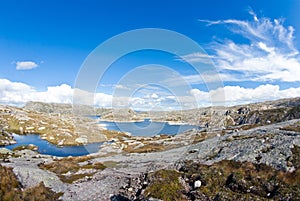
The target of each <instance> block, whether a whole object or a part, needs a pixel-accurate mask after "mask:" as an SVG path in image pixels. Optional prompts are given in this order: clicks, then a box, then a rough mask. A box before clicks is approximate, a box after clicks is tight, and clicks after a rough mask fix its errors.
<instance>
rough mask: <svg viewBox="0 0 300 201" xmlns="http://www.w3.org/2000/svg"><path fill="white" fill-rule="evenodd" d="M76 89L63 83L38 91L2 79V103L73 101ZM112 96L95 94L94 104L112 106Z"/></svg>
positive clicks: (0, 96)
mask: <svg viewBox="0 0 300 201" xmlns="http://www.w3.org/2000/svg"><path fill="white" fill-rule="evenodd" d="M73 93H74V89H73V88H72V87H71V86H69V85H67V84H62V85H59V86H49V87H47V90H46V91H37V90H36V89H34V88H33V87H31V86H29V85H27V84H24V83H20V82H12V81H10V80H7V79H0V103H1V104H9V105H16V106H22V105H24V104H25V103H26V102H28V101H40V102H45V103H72V101H73ZM111 100H112V96H111V95H108V94H104V93H95V94H94V104H95V105H96V106H98V107H108V106H111Z"/></svg>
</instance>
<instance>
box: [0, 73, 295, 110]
mask: <svg viewBox="0 0 300 201" xmlns="http://www.w3.org/2000/svg"><path fill="white" fill-rule="evenodd" d="M73 93H74V89H73V88H72V87H71V86H69V85H66V84H62V85H59V86H51V87H48V88H47V90H46V91H42V92H39V91H36V90H35V89H34V88H33V87H31V86H29V85H27V84H24V83H20V82H12V81H9V80H7V79H0V103H1V104H9V105H17V106H22V105H24V104H25V103H26V102H28V101H41V102H46V103H72V101H73ZM223 93H224V94H225V98H224V97H222V94H223ZM81 95H82V97H87V96H86V95H87V92H85V93H81ZM92 95H93V98H94V100H92V103H94V105H95V106H96V107H112V106H114V107H132V108H134V109H137V110H151V109H153V108H155V109H161V110H172V109H190V108H195V107H205V106H211V105H212V101H214V100H213V99H214V97H215V98H217V99H218V101H219V103H218V104H222V105H236V104H244V103H250V102H259V101H266V100H275V99H281V98H291V97H299V96H300V87H299V88H289V89H284V90H281V89H280V87H279V86H278V85H270V84H266V85H260V86H258V87H256V88H254V89H253V88H243V87H240V86H225V87H222V88H218V89H216V90H211V91H210V92H205V91H201V90H199V89H191V90H190V95H182V96H176V95H171V94H158V93H151V94H149V95H148V96H144V97H139V96H138V97H137V96H135V97H114V96H112V95H110V94H105V93H95V94H92ZM83 101H84V100H83ZM83 103H84V102H83Z"/></svg>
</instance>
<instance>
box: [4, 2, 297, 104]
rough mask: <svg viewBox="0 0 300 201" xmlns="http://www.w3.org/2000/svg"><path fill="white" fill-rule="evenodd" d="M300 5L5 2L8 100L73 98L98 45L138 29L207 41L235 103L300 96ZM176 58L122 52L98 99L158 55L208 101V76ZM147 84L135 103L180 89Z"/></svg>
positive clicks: (154, 100)
mask: <svg viewBox="0 0 300 201" xmlns="http://www.w3.org/2000/svg"><path fill="white" fill-rule="evenodd" d="M299 10H300V1H298V0H287V1H280V0H274V1H272V3H270V1H267V0H259V1H258V0H256V1H255V0H243V1H241V0H233V1H223V0H219V1H199V0H185V1H182V0H177V1H176V0H175V1H174V0H173V1H169V0H166V1H159V0H151V1H147V0H146V1H138V0H130V1H121V0H112V1H96V0H88V1H80V0H78V1H70V0H66V1H57V0H51V1H50V0H49V1H48V0H44V1H37V0H28V1H17V0H11V1H8V0H6V1H5V0H0V81H1V82H0V84H1V85H2V86H0V102H1V103H3V104H16V105H22V104H24V102H25V101H27V100H40V101H48V102H71V101H72V98H71V97H70V96H71V95H72V90H73V86H74V82H75V79H76V76H77V73H78V71H79V69H80V66H81V65H82V63H83V61H84V60H85V58H86V57H87V56H88V55H89V54H90V52H91V51H92V50H93V49H95V48H96V47H97V46H98V45H99V44H101V43H102V42H104V41H105V40H107V39H109V38H111V37H113V36H115V35H117V34H120V33H122V32H125V31H130V30H133V29H140V28H162V29H169V30H172V31H176V32H178V33H181V34H184V35H186V36H187V37H189V38H191V39H193V40H194V41H196V42H197V43H199V44H200V45H201V46H202V47H203V48H204V50H205V51H206V52H207V53H208V54H209V55H211V58H212V61H213V62H214V64H215V65H216V68H217V69H218V72H219V73H220V76H221V78H222V79H223V84H224V86H225V87H224V89H225V92H226V94H227V95H226V96H227V97H228V100H227V102H228V104H238V103H244V102H254V101H260V100H267V99H277V98H285V97H295V96H300V89H299V87H300V69H299V68H300V64H299V63H300V59H299V54H298V50H300V21H299V20H298V19H300V14H299V12H298V11H299ZM186 56H187V57H186V62H195V61H197V58H199V54H197V53H195V54H193V55H186ZM200 57H201V55H200ZM174 58H175V57H174V55H170V54H166V53H161V52H155V51H145V52H140V53H132V54H130V55H128V56H127V57H125V58H121V59H120V60H118V61H117V62H116V63H115V64H114V65H112V67H111V69H110V71H109V72H107V74H106V76H105V77H103V79H102V80H101V82H100V85H99V87H98V91H97V92H98V93H99V94H98V97H100V98H99V99H100V100H97V101H96V102H97V104H98V105H99V106H109V103H110V101H111V99H112V97H111V94H112V93H113V90H114V89H115V88H116V86H117V85H116V84H117V82H118V81H119V80H120V78H121V77H122V76H124V74H126V72H128V71H130V70H132V69H134V68H135V67H136V66H137V65H145V64H147V63H153V62H154V61H155V63H158V64H162V65H167V66H170V67H171V68H173V69H174V70H176V71H178V72H179V73H180V74H181V75H182V76H183V77H184V78H185V79H186V80H187V81H188V82H189V83H190V86H191V88H192V89H191V91H189V93H190V94H191V95H193V96H194V97H196V98H197V99H199V100H198V103H199V106H202V105H203V106H205V105H207V104H208V103H207V101H206V100H205V99H207V98H208V97H209V93H208V91H207V89H206V88H205V84H203V82H201V81H200V80H199V79H198V78H197V77H195V75H194V74H195V72H194V71H193V69H192V68H190V67H188V64H187V63H186V62H181V61H179V60H176V59H174ZM277 60H278V61H277ZM255 66H256V67H255ZM297 73H299V74H297ZM193 75H194V76H193ZM298 77H299V78H298ZM123 87H124V86H123ZM226 87H227V88H226ZM146 91H147V93H148V94H144V97H143V95H141V93H136V95H135V96H138V97H135V98H140V99H141V100H140V99H139V100H138V101H136V102H139V103H138V104H140V105H137V106H136V107H137V108H141V107H142V105H143V104H153V105H154V106H159V105H160V106H169V105H170V102H169V100H170V97H171V95H172V94H168V95H166V94H164V93H162V92H160V94H159V91H160V90H159V89H157V88H156V89H153V90H152V91H151V90H150V91H149V90H146ZM269 91H272V92H273V93H271V94H268V93H266V92H269ZM274 91H275V92H276V93H275V95H274ZM155 92H157V93H155ZM145 93H146V92H145ZM231 93H233V95H232V94H231ZM245 94H246V95H245ZM249 94H251V95H249ZM261 94H265V95H264V96H262V95H261ZM163 96H164V97H163ZM146 97H148V98H149V97H152V99H151V98H149V100H148V102H147V101H146V99H147V98H146ZM166 97H169V98H166ZM180 98H182V99H183V100H186V97H180ZM180 98H179V99H180ZM167 100H168V101H167ZM101 101H102V102H101ZM149 101H150V102H149ZM133 102H134V101H133ZM171 102H173V101H171ZM187 102H189V101H187ZM154 106H153V107H154ZM170 108H171V109H172V105H171V106H170Z"/></svg>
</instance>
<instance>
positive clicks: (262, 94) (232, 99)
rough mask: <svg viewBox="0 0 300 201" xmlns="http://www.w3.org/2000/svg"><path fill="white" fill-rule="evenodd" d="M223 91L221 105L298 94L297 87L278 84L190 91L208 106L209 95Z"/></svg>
mask: <svg viewBox="0 0 300 201" xmlns="http://www.w3.org/2000/svg"><path fill="white" fill-rule="evenodd" d="M222 92H224V94H225V99H224V100H223V105H228V106H230V105H237V104H245V103H253V102H261V101H267V100H276V99H282V98H293V97H299V96H300V87H299V88H289V89H284V90H281V89H280V87H279V86H278V85H270V84H266V85H260V86H258V87H256V88H244V87H240V86H225V87H223V88H218V89H216V90H211V91H209V92H204V91H201V90H199V89H192V90H191V91H190V93H191V94H192V95H193V96H194V97H195V98H196V99H197V102H198V104H199V105H201V106H210V105H211V103H210V97H212V96H214V95H216V94H221V93H222Z"/></svg>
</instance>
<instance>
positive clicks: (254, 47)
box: [191, 11, 300, 82]
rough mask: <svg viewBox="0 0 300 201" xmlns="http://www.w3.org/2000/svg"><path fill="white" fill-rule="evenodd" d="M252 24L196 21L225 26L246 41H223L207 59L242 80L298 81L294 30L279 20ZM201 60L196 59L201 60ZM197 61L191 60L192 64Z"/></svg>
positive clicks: (298, 59) (299, 67)
mask: <svg viewBox="0 0 300 201" xmlns="http://www.w3.org/2000/svg"><path fill="white" fill-rule="evenodd" d="M249 13H250V14H251V15H252V16H253V21H242V20H235V19H228V20H218V21H209V20H200V21H201V22H205V23H206V24H207V25H208V26H212V25H227V27H228V28H229V29H230V30H231V31H232V32H233V33H235V34H238V35H240V36H242V37H244V38H246V39H248V42H245V43H240V42H235V41H234V40H230V39H223V40H221V42H220V41H218V42H214V43H212V44H211V48H212V50H213V51H214V55H212V56H211V58H212V59H213V61H214V63H215V64H216V67H217V69H218V71H219V72H222V73H224V74H228V73H231V74H232V76H231V77H232V78H233V75H236V76H235V78H234V80H236V81H237V80H243V81H247V80H248V81H285V82H295V81H300V76H299V75H300V56H299V51H298V50H297V49H296V48H295V45H294V38H295V37H294V31H295V30H294V28H293V27H292V26H285V25H284V20H283V19H275V20H271V19H269V18H265V17H264V18H258V17H257V16H256V14H255V13H254V12H253V11H250V12H249ZM201 58H202V57H199V59H201ZM195 60H197V58H192V60H191V61H195Z"/></svg>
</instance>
